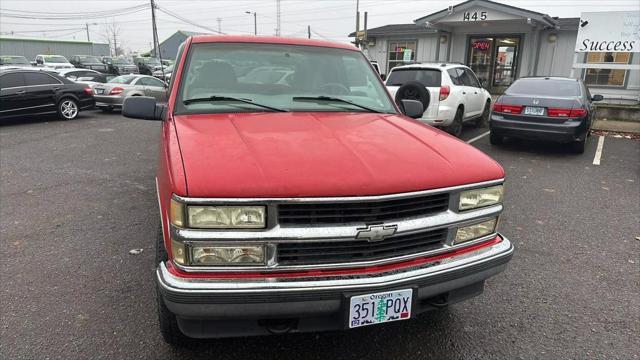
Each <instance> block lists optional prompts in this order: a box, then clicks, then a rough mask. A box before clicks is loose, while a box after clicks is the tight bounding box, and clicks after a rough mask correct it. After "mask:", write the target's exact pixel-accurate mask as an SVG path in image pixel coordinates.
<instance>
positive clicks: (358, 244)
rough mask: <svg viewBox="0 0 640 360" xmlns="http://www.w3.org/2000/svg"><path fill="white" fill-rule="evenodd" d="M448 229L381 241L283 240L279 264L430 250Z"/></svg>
mask: <svg viewBox="0 0 640 360" xmlns="http://www.w3.org/2000/svg"><path fill="white" fill-rule="evenodd" d="M446 238H447V229H438V230H431V231H425V232H420V233H414V234H408V235H396V236H392V237H389V238H387V239H384V240H382V241H378V242H368V241H366V240H348V241H326V242H308V243H300V242H298V243H281V244H279V245H278V264H279V265H317V264H332V263H341V262H354V261H371V260H379V259H385V258H391V257H396V256H402V255H410V254H415V253H419V252H423V251H429V250H433V249H436V248H439V247H440V246H442V244H443V243H444V241H445V240H446Z"/></svg>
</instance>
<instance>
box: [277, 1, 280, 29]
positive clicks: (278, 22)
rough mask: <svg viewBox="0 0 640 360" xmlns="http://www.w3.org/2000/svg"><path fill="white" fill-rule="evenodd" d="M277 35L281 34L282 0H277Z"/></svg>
mask: <svg viewBox="0 0 640 360" xmlns="http://www.w3.org/2000/svg"><path fill="white" fill-rule="evenodd" d="M276 36H280V0H276Z"/></svg>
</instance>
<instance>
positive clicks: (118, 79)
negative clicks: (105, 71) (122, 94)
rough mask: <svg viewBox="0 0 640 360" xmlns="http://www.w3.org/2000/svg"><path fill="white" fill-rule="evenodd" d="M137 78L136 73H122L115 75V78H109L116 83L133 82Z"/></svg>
mask: <svg viewBox="0 0 640 360" xmlns="http://www.w3.org/2000/svg"><path fill="white" fill-rule="evenodd" d="M135 79H136V77H135V76H134V75H122V76H117V77H114V78H113V79H111V80H109V82H110V83H114V84H131V82H132V81H133V80H135Z"/></svg>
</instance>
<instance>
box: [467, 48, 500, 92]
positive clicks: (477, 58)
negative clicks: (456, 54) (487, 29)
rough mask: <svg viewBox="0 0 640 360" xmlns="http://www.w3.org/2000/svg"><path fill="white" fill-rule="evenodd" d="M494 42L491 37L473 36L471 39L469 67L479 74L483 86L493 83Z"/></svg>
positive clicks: (486, 86)
mask: <svg viewBox="0 0 640 360" xmlns="http://www.w3.org/2000/svg"><path fill="white" fill-rule="evenodd" d="M493 42H494V39H493V38H491V37H473V38H470V39H469V62H468V64H469V67H470V68H471V70H473V72H474V73H476V75H477V76H478V80H480V83H481V84H482V86H483V87H485V88H488V87H489V85H490V84H491V75H492V73H493V71H492V70H493Z"/></svg>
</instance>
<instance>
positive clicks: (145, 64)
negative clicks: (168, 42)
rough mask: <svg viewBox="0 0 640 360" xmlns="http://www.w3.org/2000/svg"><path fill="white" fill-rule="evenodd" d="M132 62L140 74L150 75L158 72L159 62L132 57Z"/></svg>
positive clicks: (146, 58)
mask: <svg viewBox="0 0 640 360" xmlns="http://www.w3.org/2000/svg"><path fill="white" fill-rule="evenodd" d="M133 62H134V63H135V64H136V66H138V69H139V70H140V74H144V75H151V74H153V72H154V71H156V70H160V69H161V68H160V60H159V59H157V58H152V57H142V56H141V57H134V58H133Z"/></svg>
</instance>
